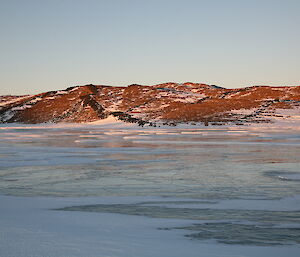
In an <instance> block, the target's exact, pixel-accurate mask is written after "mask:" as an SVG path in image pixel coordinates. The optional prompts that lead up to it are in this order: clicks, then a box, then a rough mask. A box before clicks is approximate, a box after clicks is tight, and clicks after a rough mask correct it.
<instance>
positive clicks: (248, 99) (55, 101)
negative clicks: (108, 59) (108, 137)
mask: <svg viewBox="0 0 300 257" xmlns="http://www.w3.org/2000/svg"><path fill="white" fill-rule="evenodd" d="M109 115H113V116H115V117H117V118H119V119H120V120H123V121H126V122H135V123H139V124H140V125H144V124H152V125H155V124H157V123H162V124H169V125H176V124H178V123H196V122H201V123H203V124H205V125H222V124H227V123H231V124H239V125H243V124H248V123H262V122H272V121H273V120H274V119H275V120H276V119H289V118H291V119H292V118H294V117H299V115H300V86H298V87H269V86H253V87H247V88H238V89H226V88H222V87H218V86H215V85H206V84H200V83H191V82H186V83H183V84H179V83H163V84H159V85H154V86H142V85H137V84H133V85H129V86H127V87H111V86H102V85H85V86H76V87H70V88H67V89H65V90H60V91H50V92H45V93H41V94H38V95H24V96H0V122H1V123H12V122H20V123H43V122H53V123H57V122H91V121H96V120H100V119H104V118H106V117H108V116H109Z"/></svg>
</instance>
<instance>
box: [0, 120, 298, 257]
mask: <svg viewBox="0 0 300 257" xmlns="http://www.w3.org/2000/svg"><path fill="white" fill-rule="evenodd" d="M282 124H283V125H284V126H281V125H282ZM296 124H297V122H295V123H289V122H286V121H281V122H278V123H273V124H259V125H255V126H242V127H240V126H216V127H205V126H201V125H196V126H191V125H187V124H182V125H179V126H176V127H166V126H161V127H156V128H154V127H149V126H148V127H147V126H146V127H139V126H137V125H136V124H128V123H123V122H120V121H118V120H116V119H115V118H113V117H109V118H107V119H105V120H102V121H99V122H94V123H89V124H36V125H24V124H3V125H1V126H0V195H1V196H0V250H1V251H0V256H14V257H15V256H24V257H35V256H49V257H66V256H84V257H86V256H87V257H89V256H90V257H97V256H114V257H121V256H126V257H131V256H138V257H143V256H145V257H148V256H149V257H150V256H153V257H155V256H164V257H165V256H166V257H168V256H170V257H171V256H172V257H176V256H178V257H179V256H180V257H181V256H191V257H193V256H197V257H198V256H203V257H207V256H208V257H209V256H222V257H223V256H225V257H226V256H228V257H229V256H230V257H232V256H241V257H242V256H243V257H258V256H259V257H260V256H272V257H273V256H275V257H276V256H278V257H279V256H280V257H281V256H291V257H294V256H299V255H300V247H299V245H300V243H299V237H300V236H299V235H300V234H299V233H300V227H299V221H300V207H299V206H300V202H299V199H300V197H299V195H300V187H299V185H300V184H299V183H300V180H299V174H300V172H299V162H300V159H299V154H298V153H299V146H300V137H299V129H300V127H299V126H298V125H296ZM25 196H26V197H25ZM42 196H44V197H42Z"/></svg>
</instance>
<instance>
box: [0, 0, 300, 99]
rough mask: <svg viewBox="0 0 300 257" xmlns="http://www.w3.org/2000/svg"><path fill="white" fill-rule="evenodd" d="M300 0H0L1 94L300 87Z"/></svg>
mask: <svg viewBox="0 0 300 257" xmlns="http://www.w3.org/2000/svg"><path fill="white" fill-rule="evenodd" d="M299 27H300V0H294V1H293V0H281V1H277V0H206V1H205V0H203V1H202V0H198V1H197V0H194V1H193V0H159V1H158V0H98V1H96V0H94V1H93V0H49V1H47V0H36V1H33V0H26V1H25V0H19V1H16V0H0V37H1V38H0V39H1V40H0V88H1V89H0V94H25V93H40V92H44V91H49V90H55V89H64V88H66V87H69V86H74V85H84V84H90V83H93V84H106V85H114V86H121V85H128V84H132V83H139V84H144V85H151V84H157V83H161V82H167V81H174V82H185V81H192V82H203V83H208V84H216V85H219V86H224V87H228V88H234V87H244V86H251V85H275V86H279V85H300V82H299V81H300V32H299V31H300V29H299Z"/></svg>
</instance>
